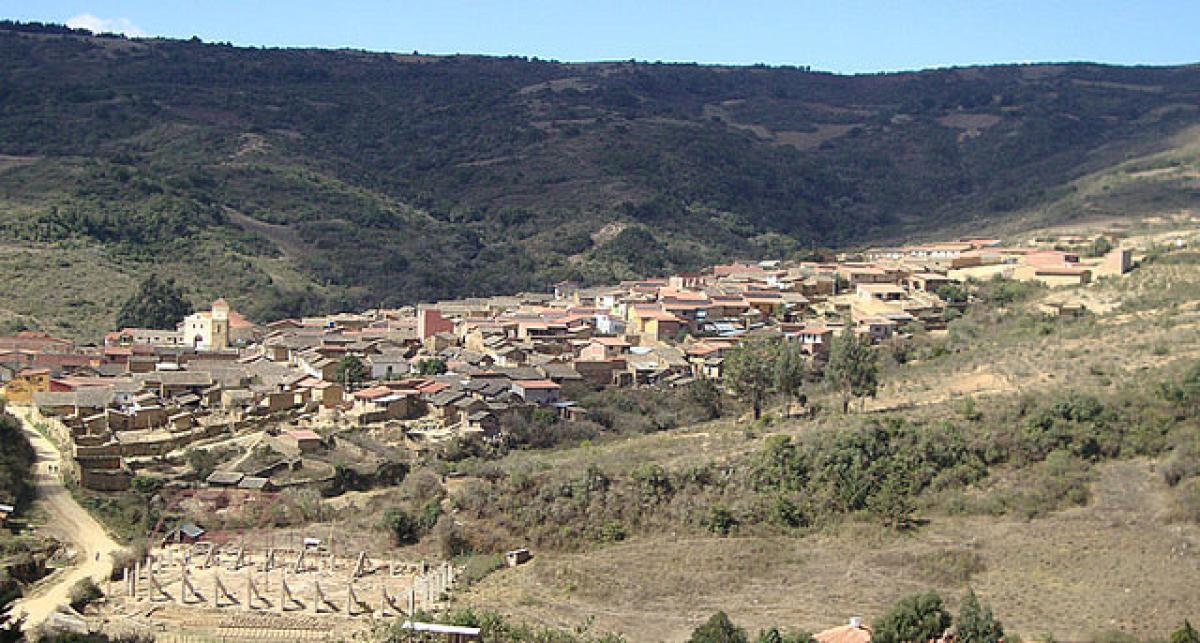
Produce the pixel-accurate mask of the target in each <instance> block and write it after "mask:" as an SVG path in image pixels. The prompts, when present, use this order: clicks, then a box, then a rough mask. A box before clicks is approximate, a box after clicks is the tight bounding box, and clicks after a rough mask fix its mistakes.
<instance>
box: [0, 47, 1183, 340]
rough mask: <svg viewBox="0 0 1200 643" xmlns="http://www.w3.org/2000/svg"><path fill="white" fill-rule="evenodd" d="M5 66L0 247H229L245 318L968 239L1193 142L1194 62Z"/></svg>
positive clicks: (337, 54)
mask: <svg viewBox="0 0 1200 643" xmlns="http://www.w3.org/2000/svg"><path fill="white" fill-rule="evenodd" d="M0 60H3V61H4V64H3V65H0V155H3V156H2V157H0V158H2V159H4V160H3V161H0V240H14V241H22V242H30V241H31V242H39V243H64V242H68V241H70V242H79V241H82V242H84V243H94V244H101V245H102V246H103V247H104V248H106V251H107V252H109V253H110V254H111V255H112V256H114V257H117V258H118V259H119V260H120V261H122V262H124V263H125V265H130V266H133V267H134V268H132V269H131V272H137V273H141V272H145V270H144V268H145V267H146V266H149V265H151V264H152V263H153V262H154V261H158V260H162V259H163V258H167V259H168V260H170V261H174V262H176V263H177V264H179V265H186V266H208V268H206V269H207V270H215V269H214V268H212V267H211V266H212V265H213V261H212V260H211V258H209V255H211V254H212V253H213V252H217V253H220V254H221V255H222V256H223V257H225V259H226V262H227V265H225V266H224V267H223V268H222V270H223V271H225V272H230V267H232V268H233V272H236V273H237V274H238V275H239V280H238V281H237V282H236V283H234V284H233V285H232V286H230V287H232V288H235V289H237V290H238V292H229V293H222V294H227V295H230V296H231V298H232V299H233V301H234V303H235V305H238V304H239V298H240V300H241V302H240V303H241V304H242V305H243V307H247V302H248V301H249V300H250V299H251V298H250V297H248V294H249V293H253V294H254V296H253V298H252V299H253V301H254V302H255V303H254V305H253V306H249V308H250V310H249V311H248V312H250V313H251V314H253V315H255V316H258V317H269V316H281V315H291V314H300V313H304V312H311V311H314V310H317V309H321V308H325V309H329V308H339V307H363V306H374V305H379V304H386V305H395V304H403V303H411V302H414V301H417V300H427V299H432V298H445V297H452V296H461V295H478V294H492V293H500V292H510V291H515V290H518V289H531V288H534V289H541V288H543V287H544V286H545V284H547V283H551V282H553V281H556V280H558V279H563V278H572V279H578V280H582V281H585V282H598V281H607V280H613V279H619V278H624V277H630V276H635V275H648V274H652V273H662V272H666V271H670V270H675V269H681V268H694V267H697V266H699V265H702V264H705V263H708V262H713V261H720V260H727V259H728V258H730V257H736V256H742V257H761V256H792V255H795V254H797V253H802V252H805V251H807V250H809V249H810V248H812V247H813V246H815V245H838V244H846V243H850V242H861V241H868V240H871V239H878V238H893V237H896V236H900V235H913V234H923V233H931V232H936V231H948V230H963V229H970V228H969V227H968V226H969V225H972V224H973V222H979V221H984V220H986V221H996V220H1002V219H1003V218H1004V217H1006V216H1009V215H1010V214H1012V213H1014V212H1017V211H1019V210H1021V209H1023V208H1028V207H1032V206H1035V205H1037V204H1038V203H1042V202H1045V201H1047V200H1048V199H1051V198H1054V197H1055V196H1056V195H1059V194H1060V193H1061V191H1062V190H1063V189H1065V187H1064V186H1066V185H1067V183H1068V182H1069V181H1070V180H1072V179H1074V178H1077V177H1078V176H1080V175H1082V174H1083V173H1086V172H1089V171H1094V170H1096V169H1099V168H1103V167H1106V166H1110V165H1112V164H1113V163H1115V162H1118V161H1120V160H1123V159H1125V158H1128V157H1129V156H1130V155H1134V154H1144V153H1149V152H1153V151H1155V150H1156V149H1158V147H1159V146H1161V145H1163V144H1164V141H1165V140H1167V138H1168V137H1169V136H1170V135H1172V134H1174V133H1177V132H1179V131H1181V130H1183V129H1184V128H1186V127H1188V126H1191V125H1194V124H1196V122H1197V121H1198V120H1200V114H1198V111H1197V104H1198V102H1200V101H1198V99H1200V69H1198V68H1195V67H1138V68H1126V67H1108V66H1100V65H1092V64H1069V65H1023V66H996V67H983V68H961V69H943V70H935V71H925V72H915V73H899V74H879V75H864V76H839V75H834V74H828V73H819V72H812V71H809V70H807V69H802V68H784V67H777V68H776V67H739V68H733V67H713V66H699V65H688V64H647V63H632V62H614V63H596V64H560V63H556V62H549V61H539V60H536V59H526V58H515V57H509V58H492V57H482V56H449V57H432V56H419V55H400V54H384V53H366V52H360V51H348V50H342V51H322V50H309V49H252V48H237V47H232V46H228V45H218V44H207V43H202V42H199V41H195V40H192V41H178V40H164V39H145V40H127V39H124V38H120V37H91V36H87V35H83V34H80V33H79V32H77V31H76V32H72V31H70V30H66V29H63V28H60V27H36V26H34V27H30V26H28V25H12V24H8V25H7V26H6V27H4V28H0ZM612 224H616V225H617V226H618V227H617V228H613V227H612ZM605 226H609V227H608V228H607V230H610V231H611V230H616V231H617V232H619V234H618V233H615V232H614V233H611V234H605V233H604V231H605V230H606V227H605ZM620 226H623V227H624V228H623V229H624V232H620V230H621V228H620ZM279 257H285V258H287V259H288V260H290V261H292V262H294V264H295V266H296V267H297V269H298V270H299V272H300V274H302V275H303V276H304V280H305V283H301V284H297V283H280V282H279V281H277V280H276V279H274V278H273V277H272V275H270V274H268V273H267V272H266V271H264V270H263V269H262V268H261V267H260V265H259V261H260V260H261V259H263V258H279ZM192 273H193V274H195V275H197V276H196V277H195V279H196V280H197V281H198V280H200V279H201V278H203V277H204V276H205V274H204V273H203V270H202V269H201V268H199V267H196V268H195V269H193V270H192ZM184 285H185V286H188V287H189V289H192V288H193V286H195V283H185V284H184Z"/></svg>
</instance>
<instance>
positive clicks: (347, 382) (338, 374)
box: [334, 355, 370, 390]
mask: <svg viewBox="0 0 1200 643" xmlns="http://www.w3.org/2000/svg"><path fill="white" fill-rule="evenodd" d="M334 373H335V375H334V377H335V379H337V381H339V382H341V383H342V385H343V386H345V387H346V389H347V390H349V389H350V388H352V387H353V386H354V385H356V384H358V383H360V382H363V381H365V380H366V379H367V377H368V376H369V375H370V373H369V372H368V371H367V367H366V365H365V364H363V363H362V360H361V359H359V358H357V357H355V356H354V355H347V356H345V357H343V358H342V361H340V362H338V365H337V370H336V371H334Z"/></svg>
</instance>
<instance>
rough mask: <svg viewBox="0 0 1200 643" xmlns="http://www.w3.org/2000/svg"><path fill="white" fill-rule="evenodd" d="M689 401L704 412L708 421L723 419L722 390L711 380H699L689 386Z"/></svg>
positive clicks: (687, 389) (687, 390)
mask: <svg viewBox="0 0 1200 643" xmlns="http://www.w3.org/2000/svg"><path fill="white" fill-rule="evenodd" d="M685 391H686V393H687V399H688V401H689V402H691V403H692V404H695V405H696V406H698V407H700V408H701V409H703V410H704V412H705V414H706V415H707V416H708V419H710V420H712V419H714V418H719V417H721V390H720V389H718V388H717V385H716V384H713V382H712V380H709V379H698V380H696V381H694V382H692V383H691V384H688V385H687V388H686V389H685Z"/></svg>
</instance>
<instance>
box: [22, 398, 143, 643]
mask: <svg viewBox="0 0 1200 643" xmlns="http://www.w3.org/2000/svg"><path fill="white" fill-rule="evenodd" d="M13 410H14V412H15V415H16V416H17V417H18V418H20V419H21V430H22V431H23V432H24V433H25V437H26V438H28V439H29V442H30V443H31V444H32V445H33V448H34V450H35V451H36V452H37V461H36V462H35V464H34V477H35V479H36V491H37V505H38V506H39V507H41V508H42V509H43V510H44V511H45V513H46V525H45V527H44V529H45V530H46V531H48V532H50V533H52V534H53V535H55V536H56V537H58V538H60V539H61V540H62V541H63V542H66V543H70V545H71V546H72V547H73V548H74V549H75V561H74V562H73V563H72V564H71V566H69V567H66V568H64V569H62V570H59V571H57V572H55V573H54V574H52V575H50V576H48V577H47V578H45V579H43V580H42V581H41V582H39V583H38V584H36V585H34V586H33V587H32V588H31V589H30V591H29V593H28V594H27V595H26V596H25V597H24V598H22V599H21V600H19V601H17V602H15V603H14V604H13V607H12V613H13V614H14V615H21V614H24V615H25V617H26V620H25V623H24V629H25V631H27V632H28V631H32V629H33V628H35V627H37V626H38V625H40V624H41V623H44V622H45V621H46V620H47V619H49V618H50V615H51V614H53V613H54V612H55V611H57V610H58V609H59V608H60V607H63V606H65V605H67V603H69V602H70V598H69V596H70V593H71V588H72V587H73V586H74V585H75V583H77V582H79V581H80V580H81V579H83V578H88V577H90V578H91V579H92V580H94V581H96V584H97V585H100V586H103V584H104V581H105V580H106V579H107V578H108V577H109V575H110V574H111V573H112V565H113V561H112V554H113V553H114V552H117V551H120V550H121V546H120V545H118V544H117V543H116V542H115V541H113V539H112V538H110V537H109V536H108V533H107V532H105V531H104V528H103V527H101V526H100V523H98V522H96V519H95V518H92V516H91V514H89V513H88V512H87V510H85V509H84V508H83V507H81V506H80V505H79V503H77V502H75V499H74V498H73V497H71V493H70V492H69V491H67V489H66V487H64V486H63V483H62V478H61V477H60V474H59V472H60V471H61V466H60V465H61V462H62V454H60V453H59V451H58V448H57V447H55V446H54V443H52V442H51V441H50V440H47V439H46V438H45V437H43V436H42V434H40V433H38V431H37V430H36V429H34V428H33V424H32V423H31V422H30V420H29V417H28V415H27V413H26V412H23V411H19V410H16V409H13Z"/></svg>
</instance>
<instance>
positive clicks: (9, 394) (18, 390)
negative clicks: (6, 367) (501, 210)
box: [4, 368, 50, 404]
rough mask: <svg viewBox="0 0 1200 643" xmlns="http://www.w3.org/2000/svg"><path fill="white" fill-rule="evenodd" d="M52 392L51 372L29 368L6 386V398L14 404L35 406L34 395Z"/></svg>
mask: <svg viewBox="0 0 1200 643" xmlns="http://www.w3.org/2000/svg"><path fill="white" fill-rule="evenodd" d="M49 390H50V371H48V370H46V369H44V368H39V369H32V368H27V369H25V370H23V371H21V372H19V373H17V375H16V376H15V377H13V378H12V380H10V381H9V382H8V384H6V385H5V386H4V397H5V398H7V399H8V401H9V402H12V403H13V404H33V394H34V393H45V392H46V391H49Z"/></svg>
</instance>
